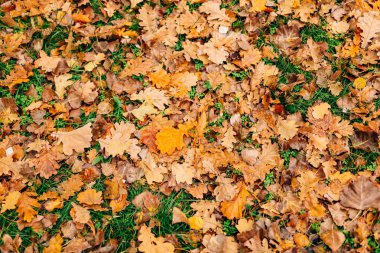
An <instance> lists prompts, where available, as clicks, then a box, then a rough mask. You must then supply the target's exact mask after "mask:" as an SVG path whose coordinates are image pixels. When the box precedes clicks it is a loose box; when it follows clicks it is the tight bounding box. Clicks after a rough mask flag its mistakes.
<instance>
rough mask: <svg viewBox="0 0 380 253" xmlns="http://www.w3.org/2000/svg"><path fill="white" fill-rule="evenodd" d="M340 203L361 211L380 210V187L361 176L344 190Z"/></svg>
mask: <svg viewBox="0 0 380 253" xmlns="http://www.w3.org/2000/svg"><path fill="white" fill-rule="evenodd" d="M340 203H341V204H342V206H345V207H351V208H355V209H359V210H365V209H367V208H375V209H377V210H380V187H379V186H378V185H377V184H376V183H373V182H372V181H371V180H370V179H369V178H367V177H364V176H361V177H359V179H357V180H356V181H354V182H352V183H350V184H349V185H348V186H346V187H345V188H344V189H343V190H342V192H341V193H340Z"/></svg>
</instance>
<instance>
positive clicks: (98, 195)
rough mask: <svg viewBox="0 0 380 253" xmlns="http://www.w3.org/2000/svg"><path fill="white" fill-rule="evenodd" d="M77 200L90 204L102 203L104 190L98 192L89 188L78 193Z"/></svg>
mask: <svg viewBox="0 0 380 253" xmlns="http://www.w3.org/2000/svg"><path fill="white" fill-rule="evenodd" d="M77 200H78V201H79V203H81V204H85V205H88V206H92V205H100V204H101V203H103V199H102V192H98V191H96V190H95V189H87V190H85V191H83V192H81V193H79V194H78V196H77Z"/></svg>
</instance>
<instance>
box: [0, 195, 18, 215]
mask: <svg viewBox="0 0 380 253" xmlns="http://www.w3.org/2000/svg"><path fill="white" fill-rule="evenodd" d="M20 197H21V193H20V192H18V191H12V192H10V193H9V194H8V196H6V197H5V199H4V200H3V204H2V207H1V212H2V213H3V212H5V211H7V210H12V209H15V208H16V204H17V202H18V200H19V199H20Z"/></svg>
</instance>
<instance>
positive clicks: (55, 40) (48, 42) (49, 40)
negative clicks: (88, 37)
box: [42, 26, 69, 54]
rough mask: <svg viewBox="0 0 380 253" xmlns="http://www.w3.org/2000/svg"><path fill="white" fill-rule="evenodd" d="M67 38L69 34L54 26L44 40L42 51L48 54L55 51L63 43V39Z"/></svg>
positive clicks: (62, 28)
mask: <svg viewBox="0 0 380 253" xmlns="http://www.w3.org/2000/svg"><path fill="white" fill-rule="evenodd" d="M68 36H69V32H68V31H67V30H66V29H65V28H64V27H62V26H56V27H55V28H54V30H53V31H52V32H51V33H50V35H49V36H47V37H46V38H45V39H44V44H43V46H42V50H44V51H45V52H46V53H47V54H50V52H51V50H53V49H56V48H58V47H60V46H61V44H62V43H65V39H67V38H68Z"/></svg>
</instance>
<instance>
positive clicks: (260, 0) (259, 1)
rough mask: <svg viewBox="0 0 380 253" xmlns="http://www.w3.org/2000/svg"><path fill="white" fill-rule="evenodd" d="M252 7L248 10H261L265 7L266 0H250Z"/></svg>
mask: <svg viewBox="0 0 380 253" xmlns="http://www.w3.org/2000/svg"><path fill="white" fill-rule="evenodd" d="M251 2H252V7H251V8H250V9H249V12H257V11H263V10H265V9H266V6H265V5H266V3H267V0H252V1H251Z"/></svg>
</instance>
